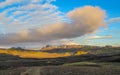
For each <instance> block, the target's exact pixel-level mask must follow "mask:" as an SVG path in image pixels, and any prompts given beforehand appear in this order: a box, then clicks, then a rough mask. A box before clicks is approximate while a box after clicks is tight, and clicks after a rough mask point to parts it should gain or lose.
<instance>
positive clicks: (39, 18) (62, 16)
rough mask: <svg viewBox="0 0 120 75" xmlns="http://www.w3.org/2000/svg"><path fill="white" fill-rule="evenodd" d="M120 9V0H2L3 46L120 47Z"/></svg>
mask: <svg viewBox="0 0 120 75" xmlns="http://www.w3.org/2000/svg"><path fill="white" fill-rule="evenodd" d="M119 7H120V1H119V0H109V1H108V0H104V1H103V0H84V1H83V0H0V19H1V21H0V47H4V46H5V47H7V46H21V45H25V46H27V47H29V46H31V45H32V46H33V45H35V46H34V47H37V46H38V47H39V46H40V45H46V44H48V43H54V42H58V43H64V42H65V43H66V42H68V43H71V42H73V43H79V44H83V45H84V44H87V45H100V46H103V45H114V46H120V30H119V28H120V10H119ZM86 11H88V12H90V14H89V13H88V12H86ZM81 13H82V14H81ZM71 15H72V16H71ZM76 15H78V18H76V17H77V16H76ZM82 15H83V16H82ZM86 15H88V16H86ZM91 15H92V16H93V17H92V16H91ZM83 18H85V19H83ZM88 19H90V22H89V24H88V23H87V22H88V21H89V20H88ZM97 19H98V20H99V19H100V20H99V21H98V20H97ZM78 20H79V21H80V22H79V21H78ZM82 21H83V22H82ZM93 21H95V22H93ZM72 22H73V23H72ZM74 22H76V23H74ZM85 22H86V23H85ZM103 22H104V23H106V24H105V25H104V26H102V24H104V23H103ZM90 23H91V24H93V25H91V24H90ZM98 23H101V25H99V24H98ZM79 24H80V25H79ZM94 24H95V25H94ZM97 24H98V25H97ZM85 25H87V26H85ZM71 26H73V27H71ZM77 26H78V27H80V28H78V27H77ZM84 26H85V27H86V28H85V27H84ZM89 26H90V27H89ZM94 26H95V28H94V29H92V28H93V27H94ZM76 27H77V28H76ZM82 27H83V28H82ZM72 28H73V29H72ZM84 28H85V29H84ZM87 28H88V29H87ZM62 33H63V34H62ZM63 39H66V40H64V41H62V42H61V41H60V40H63ZM71 39H72V40H73V41H69V40H71Z"/></svg>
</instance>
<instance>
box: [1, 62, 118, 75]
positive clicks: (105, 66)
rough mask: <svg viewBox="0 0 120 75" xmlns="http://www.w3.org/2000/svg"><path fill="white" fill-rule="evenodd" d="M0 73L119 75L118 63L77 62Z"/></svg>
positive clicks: (8, 74) (21, 68)
mask: <svg viewBox="0 0 120 75" xmlns="http://www.w3.org/2000/svg"><path fill="white" fill-rule="evenodd" d="M0 75H120V63H106V62H102V63H96V62H77V63H69V64H64V65H61V66H42V67H40V66H37V67H18V68H13V69H12V68H11V69H7V70H0Z"/></svg>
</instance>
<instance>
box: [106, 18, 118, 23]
mask: <svg viewBox="0 0 120 75" xmlns="http://www.w3.org/2000/svg"><path fill="white" fill-rule="evenodd" d="M115 22H120V17H115V18H111V19H109V20H108V21H107V23H115Z"/></svg>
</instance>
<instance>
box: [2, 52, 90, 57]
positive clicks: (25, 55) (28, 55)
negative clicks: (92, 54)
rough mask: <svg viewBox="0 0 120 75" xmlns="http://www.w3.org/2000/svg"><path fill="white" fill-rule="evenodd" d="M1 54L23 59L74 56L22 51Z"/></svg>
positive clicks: (79, 53) (78, 53) (80, 53)
mask: <svg viewBox="0 0 120 75" xmlns="http://www.w3.org/2000/svg"><path fill="white" fill-rule="evenodd" d="M87 53H88V52H77V53H76V54H74V55H82V54H87ZM0 54H10V55H14V56H19V57H21V58H58V57H67V56H72V55H73V54H72V53H69V52H66V53H47V52H39V51H38V52H37V51H20V50H0Z"/></svg>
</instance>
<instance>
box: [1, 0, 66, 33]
mask: <svg viewBox="0 0 120 75" xmlns="http://www.w3.org/2000/svg"><path fill="white" fill-rule="evenodd" d="M43 1H45V3H43ZM52 1H53V0H26V2H25V0H6V1H5V2H1V3H0V7H6V6H8V5H13V6H12V7H11V8H7V9H4V10H3V12H1V13H0V25H1V26H2V27H3V28H4V30H5V31H6V33H13V32H15V33H16V32H19V31H21V30H24V29H31V28H33V27H34V28H36V27H40V26H41V25H48V24H53V23H57V22H61V21H63V17H64V16H61V14H62V13H61V12H60V11H58V9H57V7H56V6H55V5H52V4H51V3H50V2H52ZM24 2H25V4H23V5H20V4H21V3H24ZM14 3H19V4H18V5H20V6H18V7H17V6H14ZM18 26H19V27H18Z"/></svg>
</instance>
